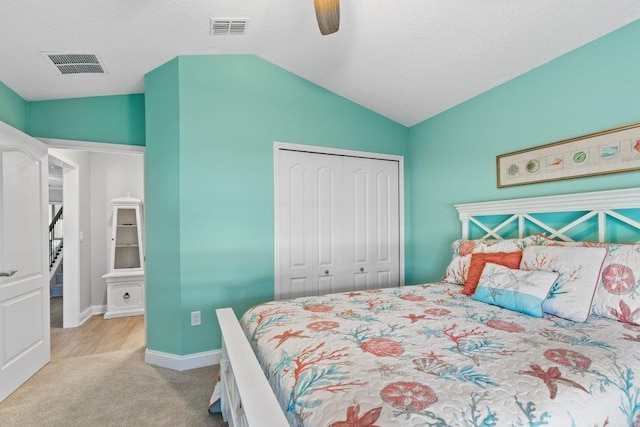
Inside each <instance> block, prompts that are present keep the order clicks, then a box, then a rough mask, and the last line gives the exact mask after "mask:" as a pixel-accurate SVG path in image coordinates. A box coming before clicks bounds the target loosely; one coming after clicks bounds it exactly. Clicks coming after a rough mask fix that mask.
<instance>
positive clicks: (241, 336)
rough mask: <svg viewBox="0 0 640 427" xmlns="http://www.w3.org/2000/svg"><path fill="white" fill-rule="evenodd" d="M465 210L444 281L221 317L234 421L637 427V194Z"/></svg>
mask: <svg viewBox="0 0 640 427" xmlns="http://www.w3.org/2000/svg"><path fill="white" fill-rule="evenodd" d="M456 208H457V210H458V213H459V218H460V220H461V223H462V239H461V240H458V241H456V242H454V245H453V254H452V262H451V264H450V265H449V267H448V268H447V271H446V273H445V280H446V281H447V282H438V283H428V284H422V285H414V286H404V287H399V288H389V289H372V290H367V291H358V292H346V293H339V294H330V295H323V296H318V297H303V298H297V299H293V300H288V301H276V302H269V303H266V304H262V305H259V306H257V307H254V308H252V309H251V310H249V311H248V312H247V313H245V314H244V316H242V319H241V321H240V322H238V321H237V318H236V316H235V314H234V313H233V311H232V310H231V309H229V308H225V309H220V310H218V311H217V312H218V318H219V322H220V326H221V330H222V335H223V357H222V361H221V376H222V382H223V392H222V395H223V396H222V411H223V416H224V417H225V420H227V421H228V422H229V424H230V425H231V426H235V425H240V426H242V425H249V426H274V427H275V426H280V425H282V426H285V425H300V426H336V427H342V426H374V425H378V426H392V425H399V426H400V425H403V426H404V425H411V426H413V425H415V426H449V425H451V426H494V425H496V426H497V425H515V426H520V425H522V426H525V425H528V426H542V425H562V426H564V425H567V426H571V425H576V426H582V425H589V426H619V425H629V426H631V425H640V379H636V372H638V371H640V326H638V325H637V324H640V244H614V243H613V242H615V241H622V240H626V241H638V240H640V238H639V237H638V236H639V234H638V233H639V230H640V218H639V215H640V189H637V188H636V189H626V190H614V191H606V192H596V193H583V194H575V195H563V196H554V197H544V198H532V199H518V200H507V201H500V202H488V203H474V204H465V205H457V206H456ZM474 233H476V234H477V233H479V236H478V237H479V238H477V239H471V237H472V236H473V234H474ZM605 242H606V243H605ZM514 248H515V249H514ZM518 249H519V250H520V252H521V255H520V258H518V265H520V268H519V269H517V270H516V269H513V268H510V267H507V266H506V264H500V262H498V261H495V259H496V256H497V255H496V254H505V253H508V254H513V253H514V252H518ZM478 254H490V255H486V256H485V255H478ZM500 256H502V255H500ZM480 258H487V259H489V260H488V261H486V262H485V264H484V266H483V268H482V269H481V273H480V276H479V278H478V284H477V286H478V288H477V289H475V290H473V291H471V294H470V295H465V294H463V293H461V291H463V290H464V289H466V287H467V284H466V283H464V281H465V280H467V279H469V276H471V275H472V274H473V273H472V271H471V270H472V268H471V267H472V266H476V267H477V265H476V264H477V263H476V262H475V261H477V260H478V259H480ZM550 260H553V262H554V263H555V264H553V265H552V267H553V268H548V267H549V266H551V264H550V263H551V261H550ZM494 261H495V263H494ZM522 267H525V268H522ZM449 282H452V283H449ZM460 282H463V283H460ZM514 283H516V284H517V285H518V286H514ZM585 283H590V284H589V285H585ZM523 284H524V285H523ZM559 284H560V285H559ZM462 285H464V286H462ZM534 285H535V286H534ZM545 286H546V288H545ZM589 286H591V287H592V289H591V290H589V289H588V288H589ZM528 289H533V290H534V291H528ZM540 289H543V290H544V292H542V291H540V292H539V290H540ZM520 291H522V292H520ZM536 292H538V293H540V294H539V295H538V294H536ZM542 307H544V313H543V312H542ZM523 312H524V313H527V314H524V313H523ZM548 313H554V314H555V315H552V314H548ZM538 315H539V316H541V317H535V316H538Z"/></svg>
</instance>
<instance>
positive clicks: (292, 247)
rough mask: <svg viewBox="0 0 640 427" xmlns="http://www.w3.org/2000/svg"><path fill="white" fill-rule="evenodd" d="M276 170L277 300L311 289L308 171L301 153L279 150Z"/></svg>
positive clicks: (299, 294) (311, 258)
mask: <svg viewBox="0 0 640 427" xmlns="http://www.w3.org/2000/svg"><path fill="white" fill-rule="evenodd" d="M279 161H280V167H279V170H278V184H279V189H278V191H279V199H280V200H279V203H280V205H279V209H278V213H279V214H278V218H277V221H278V222H277V225H278V248H277V250H278V261H279V264H280V265H279V272H280V280H279V285H280V289H279V294H280V295H279V297H280V298H293V297H297V296H303V295H305V292H307V290H308V289H310V288H313V287H314V285H313V276H314V274H313V273H314V271H313V237H314V236H313V233H312V230H311V227H312V221H313V212H312V210H311V209H310V208H309V202H310V201H311V200H312V198H313V194H312V190H313V185H312V177H313V176H312V170H313V169H312V168H311V167H310V166H309V165H308V164H307V163H308V158H306V156H305V153H299V152H295V151H283V152H282V153H280V158H279Z"/></svg>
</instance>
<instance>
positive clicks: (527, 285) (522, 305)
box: [471, 263, 559, 317]
mask: <svg viewBox="0 0 640 427" xmlns="http://www.w3.org/2000/svg"><path fill="white" fill-rule="evenodd" d="M558 276H559V274H558V273H555V272H551V271H526V270H512V269H510V268H507V267H504V266H502V265H498V264H492V263H487V265H485V267H484V270H482V275H481V276H480V281H479V282H478V287H477V288H476V291H475V293H474V294H473V295H472V296H471V298H472V299H474V300H476V301H482V302H485V303H487V304H492V305H497V306H499V307H503V308H506V309H509V310H513V311H518V312H520V313H524V314H528V315H530V316H535V317H542V303H543V302H544V300H545V298H546V297H547V295H548V294H549V291H550V290H551V288H552V287H553V284H554V283H555V282H556V280H557V279H558Z"/></svg>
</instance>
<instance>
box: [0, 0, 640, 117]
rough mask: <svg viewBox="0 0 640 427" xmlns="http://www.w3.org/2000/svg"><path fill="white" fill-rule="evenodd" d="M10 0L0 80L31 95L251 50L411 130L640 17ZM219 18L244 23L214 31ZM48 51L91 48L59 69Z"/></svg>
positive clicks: (583, 9) (125, 81)
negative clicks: (238, 30) (97, 64)
mask: <svg viewBox="0 0 640 427" xmlns="http://www.w3.org/2000/svg"><path fill="white" fill-rule="evenodd" d="M340 7H341V24H340V30H339V31H338V32H337V33H335V34H333V35H329V36H322V35H320V32H319V30H318V27H317V23H316V18H315V14H314V11H313V0H268V1H258V0H189V1H176V0H135V1H131V0H57V1H42V0H0V53H1V56H0V81H2V82H4V83H5V84H6V85H7V86H9V87H10V88H11V89H13V90H14V91H16V92H17V93H18V94H19V95H20V96H22V97H23V98H24V99H26V100H27V101H34V100H45V99H59V98H73V97H85V96H97V95H114V94H128V93H141V92H143V91H144V74H145V73H146V72H148V71H150V70H152V69H153V68H155V67H157V66H159V65H161V64H163V63H164V62H166V61H168V60H170V59H172V58H174V57H176V56H178V55H193V54H234V53H249V54H254V55H257V56H260V57H262V58H264V59H266V60H268V61H270V62H273V63H274V64H276V65H279V66H280V67H282V68H284V69H286V70H289V71H291V72H293V73H295V74H297V75H299V76H301V77H303V78H305V79H308V80H310V81H312V82H314V83H316V84H318V85H320V86H322V87H324V88H326V89H329V90H331V91H332V92H335V93H337V94H339V95H342V96H344V97H345V98H348V99H350V100H352V101H354V102H357V103H358V104H361V105H363V106H365V107H368V108H370V109H371V110H374V111H376V112H378V113H380V114H382V115H384V116H387V117H389V118H391V119H393V120H396V121H397V122H399V123H402V124H405V125H408V126H411V125H414V124H416V123H418V122H420V121H422V120H424V119H426V118H429V117H431V116H433V115H435V114H437V113H439V112H442V111H444V110H446V109H448V108H450V107H452V106H454V105H456V104H459V103H460V102H463V101H465V100H467V99H469V98H472V97H474V96H476V95H478V94H480V93H482V92H484V91H486V90H488V89H490V88H492V87H494V86H497V85H499V84H501V83H504V82H505V81H508V80H510V79H512V78H514V77H516V76H518V75H520V74H523V73H525V72H527V71H529V70H531V69H532V68H535V67H537V66H539V65H541V64H544V63H546V62H548V61H550V60H552V59H554V58H556V57H558V56H560V55H563V54H564V53H566V52H568V51H571V50H573V49H575V48H578V47H580V46H582V45H584V44H586V43H588V42H590V41H592V40H595V39H596V38H598V37H601V36H603V35H604V34H607V33H609V32H611V31H613V30H615V29H617V28H619V27H621V26H623V25H625V24H628V23H630V22H632V21H634V20H637V19H640V1H638V0H588V1H585V0H402V1H391V0H359V1H357V0H342V2H341V5H340ZM211 18H240V19H248V26H247V31H246V34H245V35H215V36H214V35H210V19H211ZM43 52H55V53H94V54H97V56H98V57H99V58H100V60H101V62H102V64H103V66H104V68H105V70H106V73H105V74H76V75H61V74H60V73H59V72H58V70H57V69H56V68H55V67H54V66H53V65H52V63H51V62H50V60H49V59H48V58H47V57H46V56H45V55H44V54H43Z"/></svg>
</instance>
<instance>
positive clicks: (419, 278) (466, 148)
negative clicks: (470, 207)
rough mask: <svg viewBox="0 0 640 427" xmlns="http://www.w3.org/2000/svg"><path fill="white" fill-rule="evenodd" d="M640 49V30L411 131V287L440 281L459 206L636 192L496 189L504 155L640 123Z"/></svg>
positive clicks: (625, 177) (615, 184) (566, 185)
mask: <svg viewBox="0 0 640 427" xmlns="http://www.w3.org/2000/svg"><path fill="white" fill-rule="evenodd" d="M639 45H640V21H636V22H634V23H631V24H629V25H627V26H625V27H623V28H621V29H619V30H617V31H614V32H613V33H610V34H608V35H606V36H604V37H602V38H600V39H598V40H595V41H594V42H592V43H589V44H587V45H585V46H583V47H581V48H579V49H576V50H574V51H572V52H570V53H568V54H566V55H563V56H561V57H559V58H557V59H555V60H553V61H551V62H549V63H547V64H544V65H542V66H540V67H538V68H536V69H534V70H532V71H530V72H528V73H526V74H524V75H522V76H519V77H517V78H515V79H513V80H511V81H509V82H507V83H505V84H503V85H501V86H498V87H496V88H494V89H492V90H490V91H488V92H485V93H483V94H481V95H479V96H477V97H475V98H473V99H471V100H469V101H467V102H465V103H463V104H460V105H458V106H456V107H454V108H451V109H450V110H448V111H445V112H443V113H441V114H439V115H437V116H435V117H433V118H431V119H428V120H426V121H424V122H422V123H420V124H418V125H416V126H414V127H412V128H411V129H410V131H409V152H408V155H407V159H408V163H409V170H410V175H409V181H410V182H411V214H410V215H411V218H412V224H411V227H412V232H411V235H410V238H411V243H410V248H411V249H410V250H409V251H408V253H409V254H410V256H411V257H412V261H411V263H412V270H411V272H410V273H409V274H408V276H407V283H420V282H426V281H433V280H438V279H441V278H442V276H443V273H444V269H445V267H446V265H447V264H448V262H449V260H450V257H451V254H450V252H448V248H449V247H450V244H451V242H452V241H453V240H454V239H456V238H459V236H460V223H459V221H458V219H457V212H456V211H455V209H454V207H453V205H454V204H456V203H468V202H477V201H485V200H497V199H510V198H517V197H534V196H542V195H551V194H563V193H575V192H585V191H598V190H608V189H616V188H627V187H633V186H638V185H639V184H640V173H639V172H630V173H623V174H616V175H607V176H600V177H592V178H580V179H572V180H566V181H557V182H553V183H544V184H532V185H525V186H521V187H511V188H504V189H498V188H497V187H496V166H495V163H496V156H497V155H499V154H503V153H508V152H511V151H515V150H520V149H524V148H529V147H534V146H537V145H541V144H546V143H550V142H554V141H558V140H562V139H566V138H570V137H574V136H580V135H584V134H587V133H591V132H596V131H600V130H605V129H609V128H612V127H616V126H621V125H624V124H629V123H633V122H638V121H640V108H638V100H640V78H638V69H640V49H638V46H639Z"/></svg>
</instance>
